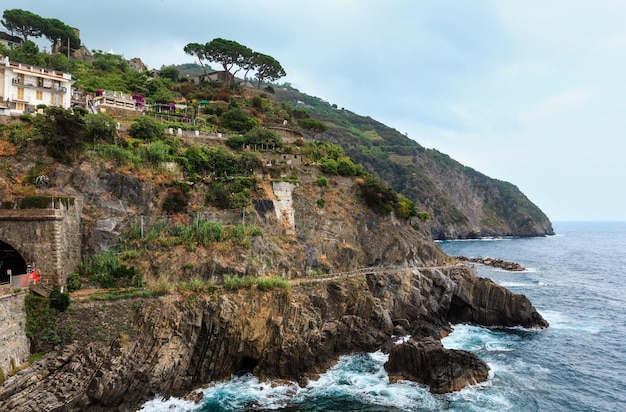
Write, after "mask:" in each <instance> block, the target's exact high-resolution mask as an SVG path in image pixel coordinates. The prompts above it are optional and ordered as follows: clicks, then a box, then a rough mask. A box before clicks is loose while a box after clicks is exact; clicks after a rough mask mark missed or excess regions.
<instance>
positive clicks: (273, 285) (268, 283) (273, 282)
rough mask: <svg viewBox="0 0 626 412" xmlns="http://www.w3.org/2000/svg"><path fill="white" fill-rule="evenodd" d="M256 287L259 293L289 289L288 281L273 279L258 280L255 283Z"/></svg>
mask: <svg viewBox="0 0 626 412" xmlns="http://www.w3.org/2000/svg"><path fill="white" fill-rule="evenodd" d="M256 287H257V289H259V290H261V291H266V290H272V289H290V288H291V285H290V284H289V281H287V280H285V279H283V278H279V277H274V278H269V279H267V278H261V279H258V280H257V282H256Z"/></svg>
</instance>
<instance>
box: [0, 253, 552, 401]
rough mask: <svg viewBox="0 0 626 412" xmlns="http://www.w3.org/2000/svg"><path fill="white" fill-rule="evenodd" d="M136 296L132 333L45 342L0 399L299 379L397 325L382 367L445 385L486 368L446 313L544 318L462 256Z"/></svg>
mask: <svg viewBox="0 0 626 412" xmlns="http://www.w3.org/2000/svg"><path fill="white" fill-rule="evenodd" d="M494 297H495V299H494ZM137 302H138V303H140V304H138V305H134V306H133V307H135V308H136V309H135V310H136V314H135V322H134V326H133V327H134V331H133V333H132V334H130V335H129V336H125V337H121V338H119V339H116V340H115V341H114V342H113V344H111V345H110V346H105V345H104V344H102V343H97V342H91V343H89V344H85V345H83V344H80V343H76V344H74V345H70V346H66V347H64V348H60V349H59V350H58V351H55V352H52V353H50V354H48V355H47V356H46V357H44V358H43V359H42V360H40V361H39V362H37V363H36V364H35V365H33V366H31V367H30V368H28V369H26V370H24V371H22V372H20V373H18V374H17V375H16V376H14V377H12V378H10V379H8V380H7V382H6V383H5V384H4V386H3V387H1V388H0V410H11V411H39V410H44V409H43V405H46V408H48V409H46V410H53V409H55V408H56V409H55V410H65V411H73V410H133V408H136V407H137V406H138V405H139V404H141V403H142V402H144V401H146V400H148V399H150V398H152V397H154V396H155V395H156V394H160V395H162V396H169V395H176V396H184V395H185V394H187V393H188V392H189V391H191V390H192V389H194V388H196V387H198V386H202V385H206V384H208V383H210V382H212V381H216V380H223V379H228V378H229V377H230V376H231V375H232V374H234V373H237V372H240V371H251V372H252V373H253V374H255V375H256V376H258V377H260V378H261V379H289V380H293V381H299V382H304V381H306V379H307V378H311V377H314V376H316V374H319V373H321V372H323V371H324V370H326V369H327V368H328V367H329V366H331V365H332V364H333V363H334V362H335V361H336V360H337V358H338V357H339V356H340V355H343V354H349V353H357V352H364V351H373V350H376V349H378V348H380V347H381V346H383V345H384V344H385V343H386V342H389V341H390V339H391V337H392V335H393V333H394V331H398V329H399V328H402V329H405V330H407V332H409V333H413V335H414V338H415V339H416V340H415V341H414V342H412V343H409V344H406V345H404V346H402V347H399V348H398V349H396V350H395V351H392V354H391V355H390V361H389V362H390V363H389V365H388V370H389V371H390V376H391V379H392V380H393V379H398V378H403V379H413V378H414V379H416V380H417V381H419V382H422V383H424V384H428V385H431V390H432V391H433V392H445V391H449V390H457V389H460V388H462V387H464V386H466V385H468V384H472V383H475V382H478V381H480V380H482V379H483V377H484V365H483V364H482V363H481V361H479V360H478V359H476V358H475V357H473V355H469V354H463V353H458V352H450V351H446V350H443V349H442V348H441V347H440V343H439V336H441V334H442V333H444V332H446V331H449V326H448V325H449V323H448V322H449V321H457V320H459V319H461V320H472V321H474V322H477V323H480V324H483V325H487V326H507V325H509V324H511V323H513V322H517V324H522V325H524V326H528V327H544V326H547V323H546V322H545V321H544V320H543V318H541V316H540V315H539V314H538V313H537V312H536V311H535V309H534V308H533V307H532V305H531V303H530V302H529V301H528V299H526V298H525V297H524V296H521V295H514V294H513V293H511V292H510V291H508V290H506V289H505V288H502V287H500V286H498V285H496V284H494V283H492V282H488V281H485V280H483V279H480V278H477V277H476V276H475V275H474V273H473V271H472V269H471V268H468V267H466V266H463V265H458V266H451V267H442V268H430V269H417V268H408V267H407V268H406V270H396V271H394V272H387V273H385V272H380V273H372V274H368V275H357V276H351V277H345V278H335V279H326V280H313V279H312V280H309V281H307V283H299V284H296V285H294V286H293V288H292V289H291V290H275V291H271V292H258V291H249V290H240V291H238V292H231V293H220V294H219V296H201V295H187V296H183V295H167V296H164V297H161V298H152V299H144V300H138V301H137ZM129 307H130V306H129ZM77 309H78V311H80V308H77ZM415 356H417V358H415ZM407 357H413V358H415V359H419V362H418V361H416V362H417V363H414V364H410V363H407V361H406V358H407ZM398 363H402V364H406V365H407V366H410V368H409V369H410V370H407V369H406V368H405V369H402V368H398V367H397V365H398ZM424 367H425V368H427V369H428V371H424V370H423V368H424ZM420 371H421V372H420ZM440 371H445V373H440Z"/></svg>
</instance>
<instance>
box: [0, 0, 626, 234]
mask: <svg viewBox="0 0 626 412" xmlns="http://www.w3.org/2000/svg"><path fill="white" fill-rule="evenodd" d="M0 4H2V6H4V7H3V9H2V10H6V9H14V8H17V9H23V10H28V11H30V12H33V13H35V14H38V15H40V16H42V17H46V18H57V19H59V20H61V21H63V22H65V23H66V24H68V25H70V26H72V27H76V28H79V29H80V33H81V40H82V42H83V44H84V45H85V46H86V47H87V48H88V49H90V50H102V51H107V52H108V51H110V52H114V53H116V54H121V55H123V56H124V57H125V58H126V59H131V58H134V57H139V58H141V59H142V61H143V62H144V63H145V64H146V65H147V66H148V67H149V68H156V69H158V68H161V67H162V66H164V65H165V66H168V65H171V64H182V63H193V62H194V58H193V57H192V56H189V55H186V54H185V53H184V52H183V48H184V46H185V45H186V44H188V43H206V42H208V41H210V40H212V39H214V38H218V37H221V38H225V39H228V40H234V41H236V42H238V43H241V44H243V45H245V46H248V47H250V48H251V49H253V50H254V51H258V52H261V53H264V54H269V55H270V56H272V57H274V58H275V59H276V60H278V61H279V62H280V63H281V65H282V66H283V68H284V69H285V71H286V73H287V76H286V77H284V78H282V79H280V80H279V82H288V83H290V84H291V85H292V86H293V87H295V88H297V89H298V90H300V91H301V92H304V93H306V94H309V95H312V96H316V97H319V98H321V99H323V100H326V101H328V102H329V103H331V104H337V105H338V106H339V107H340V108H342V107H343V108H345V109H347V110H350V111H352V112H354V113H357V114H360V115H363V116H370V117H372V118H373V119H375V120H378V121H380V122H382V123H384V124H386V125H387V126H389V127H392V128H394V129H396V130H398V131H400V132H401V133H403V134H406V135H407V136H408V137H410V138H411V139H414V140H415V141H417V142H418V143H420V144H421V145H422V146H425V147H427V148H434V149H437V150H439V151H441V152H443V153H446V154H448V155H450V156H451V157H452V158H453V159H455V160H457V161H459V162H461V163H462V164H464V165H466V166H469V167H472V168H474V169H476V170H478V171H480V172H481V173H483V174H485V175H487V176H490V177H492V178H496V179H499V180H504V181H508V182H511V183H513V184H514V185H516V186H517V187H518V188H519V189H520V190H521V191H522V192H523V193H524V194H525V195H526V196H527V197H528V198H529V199H530V200H531V201H533V202H534V203H535V204H536V205H537V206H539V207H540V208H541V209H542V210H543V211H544V212H545V213H546V214H547V215H548V217H549V218H550V219H551V220H552V221H553V222H555V221H556V222H558V221H567V220H626V207H624V205H625V204H626V139H624V134H625V132H626V24H624V21H625V20H626V2H625V1H623V0H594V1H590V0H550V1H545V0H472V1H468V0H384V1H382V0H379V1H374V0H315V1H312V0H309V1H300V0H228V1H224V0H219V1H218V0H178V1H172V0H132V1H129V0H125V1H120V0H107V1H81V2H77V1H76V0H45V1H43V0H2V1H1V3H0ZM213 67H214V68H216V69H217V68H218V67H216V66H215V65H213Z"/></svg>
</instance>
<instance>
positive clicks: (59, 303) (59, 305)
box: [49, 285, 70, 312]
mask: <svg viewBox="0 0 626 412" xmlns="http://www.w3.org/2000/svg"><path fill="white" fill-rule="evenodd" d="M49 299H50V307H52V308H54V309H56V310H58V311H59V312H65V309H67V308H68V307H69V306H70V294H69V293H67V292H61V287H60V286H57V285H55V286H53V287H52V291H51V292H50V296H49Z"/></svg>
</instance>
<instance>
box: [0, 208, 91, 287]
mask: <svg viewBox="0 0 626 412" xmlns="http://www.w3.org/2000/svg"><path fill="white" fill-rule="evenodd" d="M81 210H82V208H81V204H80V202H79V201H78V199H77V200H76V201H75V202H74V204H73V205H70V206H64V205H63V204H60V205H56V208H48V209H10V210H0V240H2V241H4V242H6V243H8V244H10V245H11V246H12V247H13V248H15V250H17V251H18V252H19V254H20V255H21V256H22V258H23V259H24V261H26V262H27V263H30V262H34V263H35V267H36V268H37V269H38V270H39V272H40V274H41V276H42V280H41V281H42V283H43V284H47V285H65V282H66V280H67V275H68V274H69V273H70V272H72V271H73V270H74V268H75V267H76V265H77V264H78V263H79V262H80V259H81V234H80V213H81Z"/></svg>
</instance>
